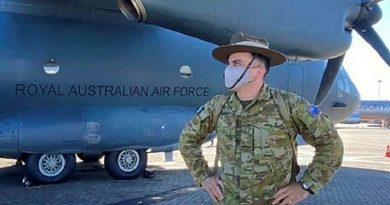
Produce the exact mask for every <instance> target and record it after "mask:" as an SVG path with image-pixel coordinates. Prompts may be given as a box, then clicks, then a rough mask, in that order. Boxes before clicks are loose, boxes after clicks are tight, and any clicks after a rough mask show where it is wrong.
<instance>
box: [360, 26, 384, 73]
mask: <svg viewBox="0 0 390 205" xmlns="http://www.w3.org/2000/svg"><path fill="white" fill-rule="evenodd" d="M355 30H356V32H358V33H359V35H360V36H361V37H362V38H363V39H364V40H365V41H366V42H367V43H369V44H370V45H371V46H372V48H374V49H375V50H376V52H377V53H378V54H379V55H380V56H381V57H382V59H383V60H384V61H385V62H386V63H387V65H389V66H390V52H389V49H388V48H387V47H386V45H385V43H384V42H383V41H382V39H381V37H380V36H379V35H378V33H377V32H376V31H375V30H374V28H372V26H371V25H369V24H365V25H359V26H356V27H355Z"/></svg>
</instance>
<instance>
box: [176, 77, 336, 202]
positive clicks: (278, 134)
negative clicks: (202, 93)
mask: <svg viewBox="0 0 390 205" xmlns="http://www.w3.org/2000/svg"><path fill="white" fill-rule="evenodd" d="M273 89H274V88H270V87H268V86H267V85H264V86H263V88H262V89H261V91H260V92H259V95H258V96H257V99H255V100H253V102H251V104H249V105H248V106H247V107H246V108H243V107H242V106H241V103H240V101H239V99H238V98H237V96H236V95H235V94H232V95H231V96H230V97H229V99H228V100H227V102H226V104H225V105H224V107H223V109H222V112H221V113H220V116H219V118H218V121H217V123H216V127H213V121H212V117H213V116H212V115H213V111H214V110H213V108H215V107H216V106H215V104H216V103H222V101H221V98H222V97H221V96H220V95H217V96H215V97H213V98H212V99H211V100H210V101H208V102H207V103H206V104H205V105H204V106H203V107H201V108H200V110H199V111H198V113H197V115H196V116H194V117H193V119H192V120H191V121H190V122H189V123H188V124H187V126H186V127H185V128H184V130H183V132H182V134H181V137H180V142H179V148H180V152H181V154H182V156H183V158H184V160H185V162H186V165H187V167H188V169H189V172H190V173H191V175H192V176H193V177H194V179H195V181H196V182H197V183H198V184H199V185H201V184H202V182H203V180H205V179H206V178H207V177H209V176H211V175H212V172H211V170H210V169H209V167H208V165H207V161H206V160H205V159H204V157H203V155H202V152H201V149H200V146H201V144H202V143H203V140H204V139H205V138H206V136H207V134H208V133H210V132H212V131H214V130H216V131H217V134H218V141H219V142H218V143H220V144H219V145H220V146H219V153H220V161H221V165H222V173H221V178H222V181H223V185H224V200H223V201H222V202H221V203H220V204H270V203H271V202H272V197H273V196H274V194H275V193H276V192H277V191H278V190H279V189H280V188H281V187H284V186H286V185H288V184H289V181H290V177H291V167H292V166H291V163H292V156H293V149H292V144H291V141H290V138H289V136H288V134H287V129H286V127H285V123H284V122H283V118H282V117H281V115H280V113H279V111H278V107H277V106H276V104H275V103H276V101H275V100H274V99H272V93H271V92H272V91H275V90H276V89H274V90H273ZM282 93H283V95H285V96H284V97H286V98H285V99H288V105H289V106H290V109H291V116H292V117H293V122H294V124H295V126H296V130H297V131H295V132H298V133H300V134H301V135H302V137H303V138H304V140H305V141H306V142H307V143H308V144H310V145H312V146H314V147H315V148H316V153H315V156H314V159H313V161H312V163H311V164H310V165H309V167H308V169H307V170H306V172H305V173H304V175H303V177H302V179H301V181H303V182H304V183H305V184H307V185H309V186H310V187H311V189H312V191H313V192H314V193H317V192H318V190H319V189H320V188H321V187H323V186H324V185H325V184H326V183H327V182H328V181H329V180H330V178H331V177H332V176H333V174H334V173H335V171H336V169H337V168H338V167H339V166H340V165H341V162H342V156H343V144H342V141H341V139H340V137H339V135H338V133H337V131H336V129H335V128H334V125H333V123H332V122H331V121H330V120H329V119H328V118H327V116H326V115H324V114H323V113H320V114H318V115H317V116H313V114H311V113H309V112H308V107H309V106H310V105H309V103H308V102H307V101H306V100H304V99H302V98H301V97H299V96H297V95H295V94H292V93H288V92H282ZM286 95H287V96H286ZM214 115H215V113H214ZM295 134H296V133H295Z"/></svg>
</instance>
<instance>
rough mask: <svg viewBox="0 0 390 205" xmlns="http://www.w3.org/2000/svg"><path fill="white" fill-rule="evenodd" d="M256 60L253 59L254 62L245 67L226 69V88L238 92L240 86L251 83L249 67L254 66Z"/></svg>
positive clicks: (228, 67) (229, 67)
mask: <svg viewBox="0 0 390 205" xmlns="http://www.w3.org/2000/svg"><path fill="white" fill-rule="evenodd" d="M254 59H255V58H252V60H251V61H250V62H249V64H248V65H247V66H246V68H244V67H235V66H231V65H229V66H227V67H226V68H225V75H224V76H225V86H226V87H227V88H229V89H231V90H236V89H237V88H239V87H240V86H242V85H244V84H246V83H249V82H250V80H249V74H248V72H247V71H248V69H249V66H251V65H252V63H253V60H254Z"/></svg>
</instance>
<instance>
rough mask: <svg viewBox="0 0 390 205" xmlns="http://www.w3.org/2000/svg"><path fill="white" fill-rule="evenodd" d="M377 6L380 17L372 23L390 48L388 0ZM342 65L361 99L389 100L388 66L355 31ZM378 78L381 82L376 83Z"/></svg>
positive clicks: (389, 75)
mask: <svg viewBox="0 0 390 205" xmlns="http://www.w3.org/2000/svg"><path fill="white" fill-rule="evenodd" d="M379 6H380V7H381V9H382V19H381V20H380V21H379V22H378V23H376V24H375V25H374V29H375V30H376V31H377V33H378V34H379V35H380V36H381V38H382V40H383V41H384V43H385V44H386V46H387V48H389V49H390V0H387V1H382V2H380V3H379ZM343 65H344V67H345V69H346V70H347V72H348V74H349V76H350V77H351V79H352V81H353V82H354V83H355V85H356V87H357V89H358V90H359V92H360V97H361V99H362V100H390V67H389V66H388V65H387V64H386V63H385V62H384V61H383V60H382V58H381V57H380V56H379V55H378V54H377V53H376V51H375V50H374V49H373V48H372V47H371V46H370V45H369V44H368V43H366V42H365V41H364V40H363V39H362V38H361V37H360V36H359V34H357V33H356V32H355V31H354V32H353V33H352V44H351V47H350V48H349V50H348V51H347V54H346V56H345V59H344V62H343ZM379 80H381V81H382V82H381V83H378V81H379ZM379 87H380V92H379Z"/></svg>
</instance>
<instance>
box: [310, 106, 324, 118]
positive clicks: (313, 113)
mask: <svg viewBox="0 0 390 205" xmlns="http://www.w3.org/2000/svg"><path fill="white" fill-rule="evenodd" d="M307 111H308V112H309V113H310V115H311V116H312V117H317V116H318V115H319V114H320V113H321V111H320V110H319V109H318V107H317V106H315V105H310V106H309V107H308V108H307Z"/></svg>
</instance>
